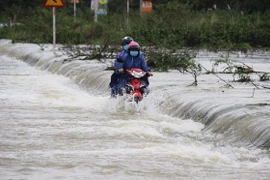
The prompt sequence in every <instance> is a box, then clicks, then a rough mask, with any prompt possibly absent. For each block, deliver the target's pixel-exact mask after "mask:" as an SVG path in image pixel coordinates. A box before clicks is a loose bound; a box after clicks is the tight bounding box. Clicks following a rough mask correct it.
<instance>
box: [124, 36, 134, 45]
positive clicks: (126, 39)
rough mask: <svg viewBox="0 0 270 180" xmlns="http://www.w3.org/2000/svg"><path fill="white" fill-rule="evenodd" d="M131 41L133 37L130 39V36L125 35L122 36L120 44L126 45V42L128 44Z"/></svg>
mask: <svg viewBox="0 0 270 180" xmlns="http://www.w3.org/2000/svg"><path fill="white" fill-rule="evenodd" d="M132 41H133V39H132V38H131V37H129V36H126V37H124V38H123V39H122V43H121V45H122V46H124V45H128V44H129V43H130V42H132Z"/></svg>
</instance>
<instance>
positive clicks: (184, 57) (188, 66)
mask: <svg viewBox="0 0 270 180" xmlns="http://www.w3.org/2000/svg"><path fill="white" fill-rule="evenodd" d="M149 57H150V58H149V61H151V63H153V64H154V70H156V71H168V70H169V69H176V70H178V71H180V72H182V73H184V72H190V73H193V71H197V70H198V69H199V66H198V65H197V64H196V62H195V60H194V58H195V54H192V53H190V52H189V51H188V50H183V51H180V52H173V51H170V50H153V51H150V53H149Z"/></svg>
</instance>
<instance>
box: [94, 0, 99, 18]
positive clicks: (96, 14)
mask: <svg viewBox="0 0 270 180" xmlns="http://www.w3.org/2000/svg"><path fill="white" fill-rule="evenodd" d="M95 1H96V2H95V4H96V5H95V18H94V21H95V22H97V21H98V4H99V0H95Z"/></svg>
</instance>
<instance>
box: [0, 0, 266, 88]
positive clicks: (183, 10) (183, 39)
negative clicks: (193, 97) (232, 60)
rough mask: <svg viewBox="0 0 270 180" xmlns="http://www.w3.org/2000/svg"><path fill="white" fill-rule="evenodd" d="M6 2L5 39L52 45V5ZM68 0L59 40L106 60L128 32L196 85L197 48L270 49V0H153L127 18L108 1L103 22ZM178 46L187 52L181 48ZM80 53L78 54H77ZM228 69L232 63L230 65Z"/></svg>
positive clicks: (118, 1)
mask: <svg viewBox="0 0 270 180" xmlns="http://www.w3.org/2000/svg"><path fill="white" fill-rule="evenodd" d="M81 1H82V0H81ZM5 2H7V1H3V2H1V3H0V5H1V8H0V9H1V15H0V22H1V23H3V24H5V25H4V26H3V27H2V28H0V39H11V40H12V41H13V42H14V43H15V42H26V43H37V44H43V43H52V39H53V32H52V8H45V7H43V4H40V2H38V1H35V0H33V1H32V4H25V3H23V1H22V2H21V1H17V2H16V3H17V4H16V3H14V4H12V5H10V6H7V4H5ZM10 2H12V1H10ZM14 2H15V1H14ZM64 2H65V4H66V7H64V8H57V13H56V42H57V43H59V44H64V45H66V46H67V47H73V46H74V45H75V46H76V45H80V44H86V45H89V47H93V45H99V46H100V48H99V49H93V51H92V54H91V55H87V57H88V58H90V59H91V58H97V59H102V58H104V56H105V55H106V58H109V57H107V56H108V53H107V52H110V54H111V55H112V57H113V55H114V54H115V53H117V52H118V51H119V50H120V49H119V48H120V47H119V44H120V41H121V39H122V38H123V37H124V36H127V35H129V36H131V37H133V38H134V39H135V40H136V41H137V42H139V43H140V45H142V46H143V51H144V52H145V53H146V58H147V60H148V61H149V63H151V65H152V68H153V69H154V70H157V71H168V70H169V69H177V70H179V71H180V72H182V73H184V72H189V73H191V74H192V75H193V76H194V79H195V80H194V84H195V85H197V84H196V82H197V76H198V75H199V74H200V72H201V67H200V65H199V64H196V62H195V61H194V57H195V56H196V55H194V50H196V49H202V48H204V49H208V50H212V51H218V50H224V49H225V50H228V51H232V50H239V51H243V52H247V51H250V50H252V49H256V48H260V49H265V50H269V48H270V21H269V19H270V10H269V9H270V7H267V5H268V6H270V3H268V4H267V3H266V4H265V5H264V4H262V2H264V1H259V2H261V4H260V6H255V5H253V7H254V9H252V6H250V2H249V1H248V0H246V1H243V2H242V4H240V2H238V3H239V4H234V8H229V9H228V7H227V6H228V4H226V5H224V4H223V6H221V8H216V9H215V8H209V6H210V7H212V4H211V3H210V1H209V0H201V1H200V3H199V2H197V1H194V2H193V3H190V2H189V1H185V0H172V1H162V0H157V1H153V12H152V13H149V14H144V15H140V13H139V9H138V3H137V2H136V1H133V2H131V8H130V14H129V16H127V13H126V9H125V3H123V1H122V0H115V1H109V3H108V7H109V9H108V15H107V16H99V17H98V22H94V12H93V11H91V10H90V8H89V5H87V4H84V5H83V1H82V5H78V8H77V11H76V18H75V17H74V16H73V13H74V12H73V5H72V4H70V2H69V1H65V0H64ZM87 2H89V1H87ZM218 2H219V1H218ZM220 2H223V1H220ZM232 2H233V1H232ZM18 3H21V4H20V5H18ZM84 3H85V2H84ZM223 3H224V2H223ZM218 7H219V6H218ZM73 48H74V47H73ZM179 49H181V50H182V51H180V52H179V51H177V50H179ZM104 52H106V53H104ZM79 55H80V54H75V55H74V54H73V56H74V57H77V56H79ZM82 56H86V54H82ZM224 62H225V61H224ZM228 67H233V65H232V64H228ZM235 69H236V70H232V68H231V73H232V74H233V75H234V77H235V76H236V75H237V77H238V81H241V79H242V80H243V81H248V80H250V79H249V76H248V75H249V73H251V72H250V70H249V69H248V68H247V67H244V70H245V71H239V68H238V69H237V68H235ZM227 70H228V69H227ZM247 71H248V72H247ZM239 79H240V80H239ZM261 80H264V81H265V80H269V74H268V73H267V72H266V73H263V74H262V75H261Z"/></svg>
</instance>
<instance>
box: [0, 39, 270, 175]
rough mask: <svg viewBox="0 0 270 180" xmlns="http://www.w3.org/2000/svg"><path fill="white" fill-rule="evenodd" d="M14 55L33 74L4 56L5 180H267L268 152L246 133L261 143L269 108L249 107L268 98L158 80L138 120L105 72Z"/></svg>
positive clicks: (248, 88)
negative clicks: (115, 97) (111, 89)
mask: <svg viewBox="0 0 270 180" xmlns="http://www.w3.org/2000/svg"><path fill="white" fill-rule="evenodd" d="M2 44H3V42H2ZM8 46H9V47H8V48H9V49H12V48H14V49H16V48H17V47H16V46H15V45H14V46H13V45H8ZM19 47H20V48H21V49H23V52H22V54H23V53H26V54H27V53H30V54H29V55H28V56H27V58H28V59H24V61H25V62H28V63H29V64H31V65H32V66H30V65H29V64H27V63H25V62H23V61H22V60H20V59H16V58H15V56H16V57H18V56H21V55H18V54H16V53H18V52H17V51H15V50H14V51H12V52H11V51H9V53H6V52H3V51H2V55H1V56H0V64H1V67H0V107H1V111H0V139H1V141H0V179H1V180H2V179H3V180H6V179H31V180H32V179H34V180H35V179H37V180H39V179H79V180H81V179H117V180H119V179H121V180H127V179H136V180H137V179H138V180H139V179H144V180H145V179H162V180H163V179H269V177H270V171H269V170H270V158H269V152H267V150H263V149H261V148H258V147H256V146H251V145H250V144H252V143H250V144H248V143H247V140H248V139H250V138H247V139H245V138H244V137H245V136H244V135H246V134H245V132H242V131H247V130H250V129H254V133H252V132H250V133H249V134H252V136H251V137H252V138H253V137H254V138H255V137H256V139H258V142H261V141H262V140H265V138H267V137H268V136H267V135H264V136H263V133H262V134H260V135H261V136H262V137H263V138H259V137H258V136H257V135H256V133H258V132H265V131H264V128H267V127H269V116H268V115H269V114H268V113H269V106H259V107H258V106H255V105H254V104H257V103H269V96H267V94H268V95H269V90H266V89H258V90H256V92H255V96H254V97H253V98H251V95H252V92H253V87H252V85H241V86H240V85H238V84H236V83H235V84H234V86H235V87H236V88H235V89H226V88H220V86H222V85H224V84H222V83H221V82H217V80H216V79H215V77H212V76H201V79H200V81H199V86H198V87H191V86H188V87H187V85H189V84H191V83H192V77H190V75H181V74H179V73H177V72H174V71H173V72H170V73H154V76H153V77H151V79H150V80H151V87H152V88H151V90H152V92H151V94H150V95H149V96H148V97H146V98H145V99H144V101H143V102H142V103H143V104H142V110H141V112H140V113H135V112H133V111H128V110H125V106H124V103H123V102H122V101H121V99H118V100H112V99H109V90H108V87H107V85H108V82H109V78H110V75H111V72H106V71H103V70H102V68H103V67H104V64H99V63H97V62H87V63H84V62H81V61H79V62H74V63H72V62H71V63H63V64H62V63H58V60H59V58H58V57H57V58H49V57H50V56H52V55H51V54H50V52H49V51H48V52H39V51H38V47H36V46H33V45H27V44H26V45H19ZM33 47H34V48H33ZM35 48H36V49H35ZM35 51H37V52H35ZM42 53H43V54H45V55H43V56H42ZM46 53H47V54H46ZM6 54H8V55H9V56H6ZM15 54H16V55H15ZM36 57H39V58H40V60H39V61H34V59H35V58H36ZM31 58H32V59H31ZM42 58H43V59H42ZM268 58H269V56H268ZM51 59H54V60H51ZM202 59H203V58H202ZM48 61H53V63H51V64H50V65H46V62H48ZM34 62H35V63H34ZM267 63H268V62H267ZM257 65H258V67H260V68H264V70H269V66H265V64H262V66H260V63H257ZM268 65H269V64H268ZM33 66H34V67H33ZM265 67H266V68H265ZM40 69H42V70H40ZM74 69H76V71H73V70H74ZM88 70H89V71H88ZM226 77H228V78H229V76H226ZM213 81H214V82H213ZM163 85H166V87H164V86H163ZM246 104H253V106H248V107H246ZM210 105H211V106H210ZM244 105H245V106H244ZM230 108H231V109H230ZM216 114H217V115H216ZM247 114H248V115H247ZM216 116H217V117H216ZM256 117H257V119H256ZM242 119H244V120H245V121H241V120H242ZM253 119H255V120H256V121H254V120H253ZM224 120H226V122H227V123H226V122H225V121H224ZM237 122H240V123H237ZM245 122H246V124H245ZM256 122H257V123H256ZM259 123H260V124H263V126H260V124H259ZM205 124H206V125H205ZM230 124H231V126H230ZM256 124H259V125H258V126H256ZM249 126H250V127H251V128H247V129H245V128H246V127H249ZM266 133H267V132H266ZM256 142H257V141H256Z"/></svg>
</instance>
